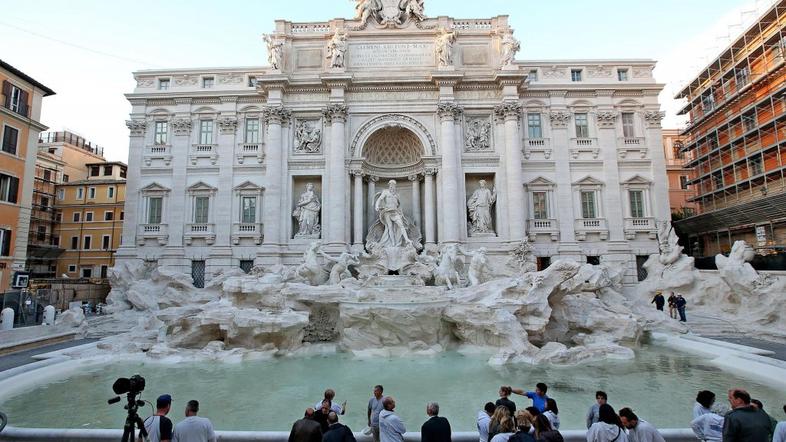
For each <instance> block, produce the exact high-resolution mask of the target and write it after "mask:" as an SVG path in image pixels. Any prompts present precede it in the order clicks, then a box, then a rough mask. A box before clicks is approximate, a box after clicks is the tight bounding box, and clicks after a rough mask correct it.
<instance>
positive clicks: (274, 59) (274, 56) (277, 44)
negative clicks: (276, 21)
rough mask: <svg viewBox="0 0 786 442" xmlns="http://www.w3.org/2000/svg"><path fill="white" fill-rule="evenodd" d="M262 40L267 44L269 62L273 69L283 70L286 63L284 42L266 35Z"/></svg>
mask: <svg viewBox="0 0 786 442" xmlns="http://www.w3.org/2000/svg"><path fill="white" fill-rule="evenodd" d="M262 38H263V39H264V40H265V43H267V62H268V63H270V66H271V67H272V68H273V69H276V70H281V67H282V66H283V61H284V41H283V40H280V39H277V38H275V37H273V36H272V35H270V34H264V35H263V36H262Z"/></svg>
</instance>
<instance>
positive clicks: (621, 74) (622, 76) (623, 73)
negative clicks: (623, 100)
mask: <svg viewBox="0 0 786 442" xmlns="http://www.w3.org/2000/svg"><path fill="white" fill-rule="evenodd" d="M617 80H619V81H628V70H627V69H617Z"/></svg>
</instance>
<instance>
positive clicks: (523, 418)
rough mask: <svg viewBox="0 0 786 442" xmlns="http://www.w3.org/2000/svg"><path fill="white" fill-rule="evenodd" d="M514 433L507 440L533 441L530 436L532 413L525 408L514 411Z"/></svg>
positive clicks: (514, 441)
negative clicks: (515, 426) (515, 428)
mask: <svg viewBox="0 0 786 442" xmlns="http://www.w3.org/2000/svg"><path fill="white" fill-rule="evenodd" d="M516 425H517V431H516V433H515V434H514V435H513V436H511V437H510V439H508V442H535V438H534V437H533V436H532V413H530V412H529V411H527V410H518V411H516Z"/></svg>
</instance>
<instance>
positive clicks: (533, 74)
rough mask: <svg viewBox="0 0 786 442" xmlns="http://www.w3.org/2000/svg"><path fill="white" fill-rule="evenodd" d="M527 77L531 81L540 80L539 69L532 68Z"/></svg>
mask: <svg viewBox="0 0 786 442" xmlns="http://www.w3.org/2000/svg"><path fill="white" fill-rule="evenodd" d="M527 78H528V79H529V81H538V70H537V69H532V70H531V71H529V75H527Z"/></svg>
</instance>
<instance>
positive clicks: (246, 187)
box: [234, 181, 262, 191]
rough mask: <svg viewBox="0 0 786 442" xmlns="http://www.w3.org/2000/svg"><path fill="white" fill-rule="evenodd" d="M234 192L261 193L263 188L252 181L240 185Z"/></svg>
mask: <svg viewBox="0 0 786 442" xmlns="http://www.w3.org/2000/svg"><path fill="white" fill-rule="evenodd" d="M234 190H235V191H241V190H254V191H259V190H262V187H260V186H258V185H257V184H254V183H252V182H251V181H244V182H243V183H241V184H238V185H237V186H235V188H234Z"/></svg>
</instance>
